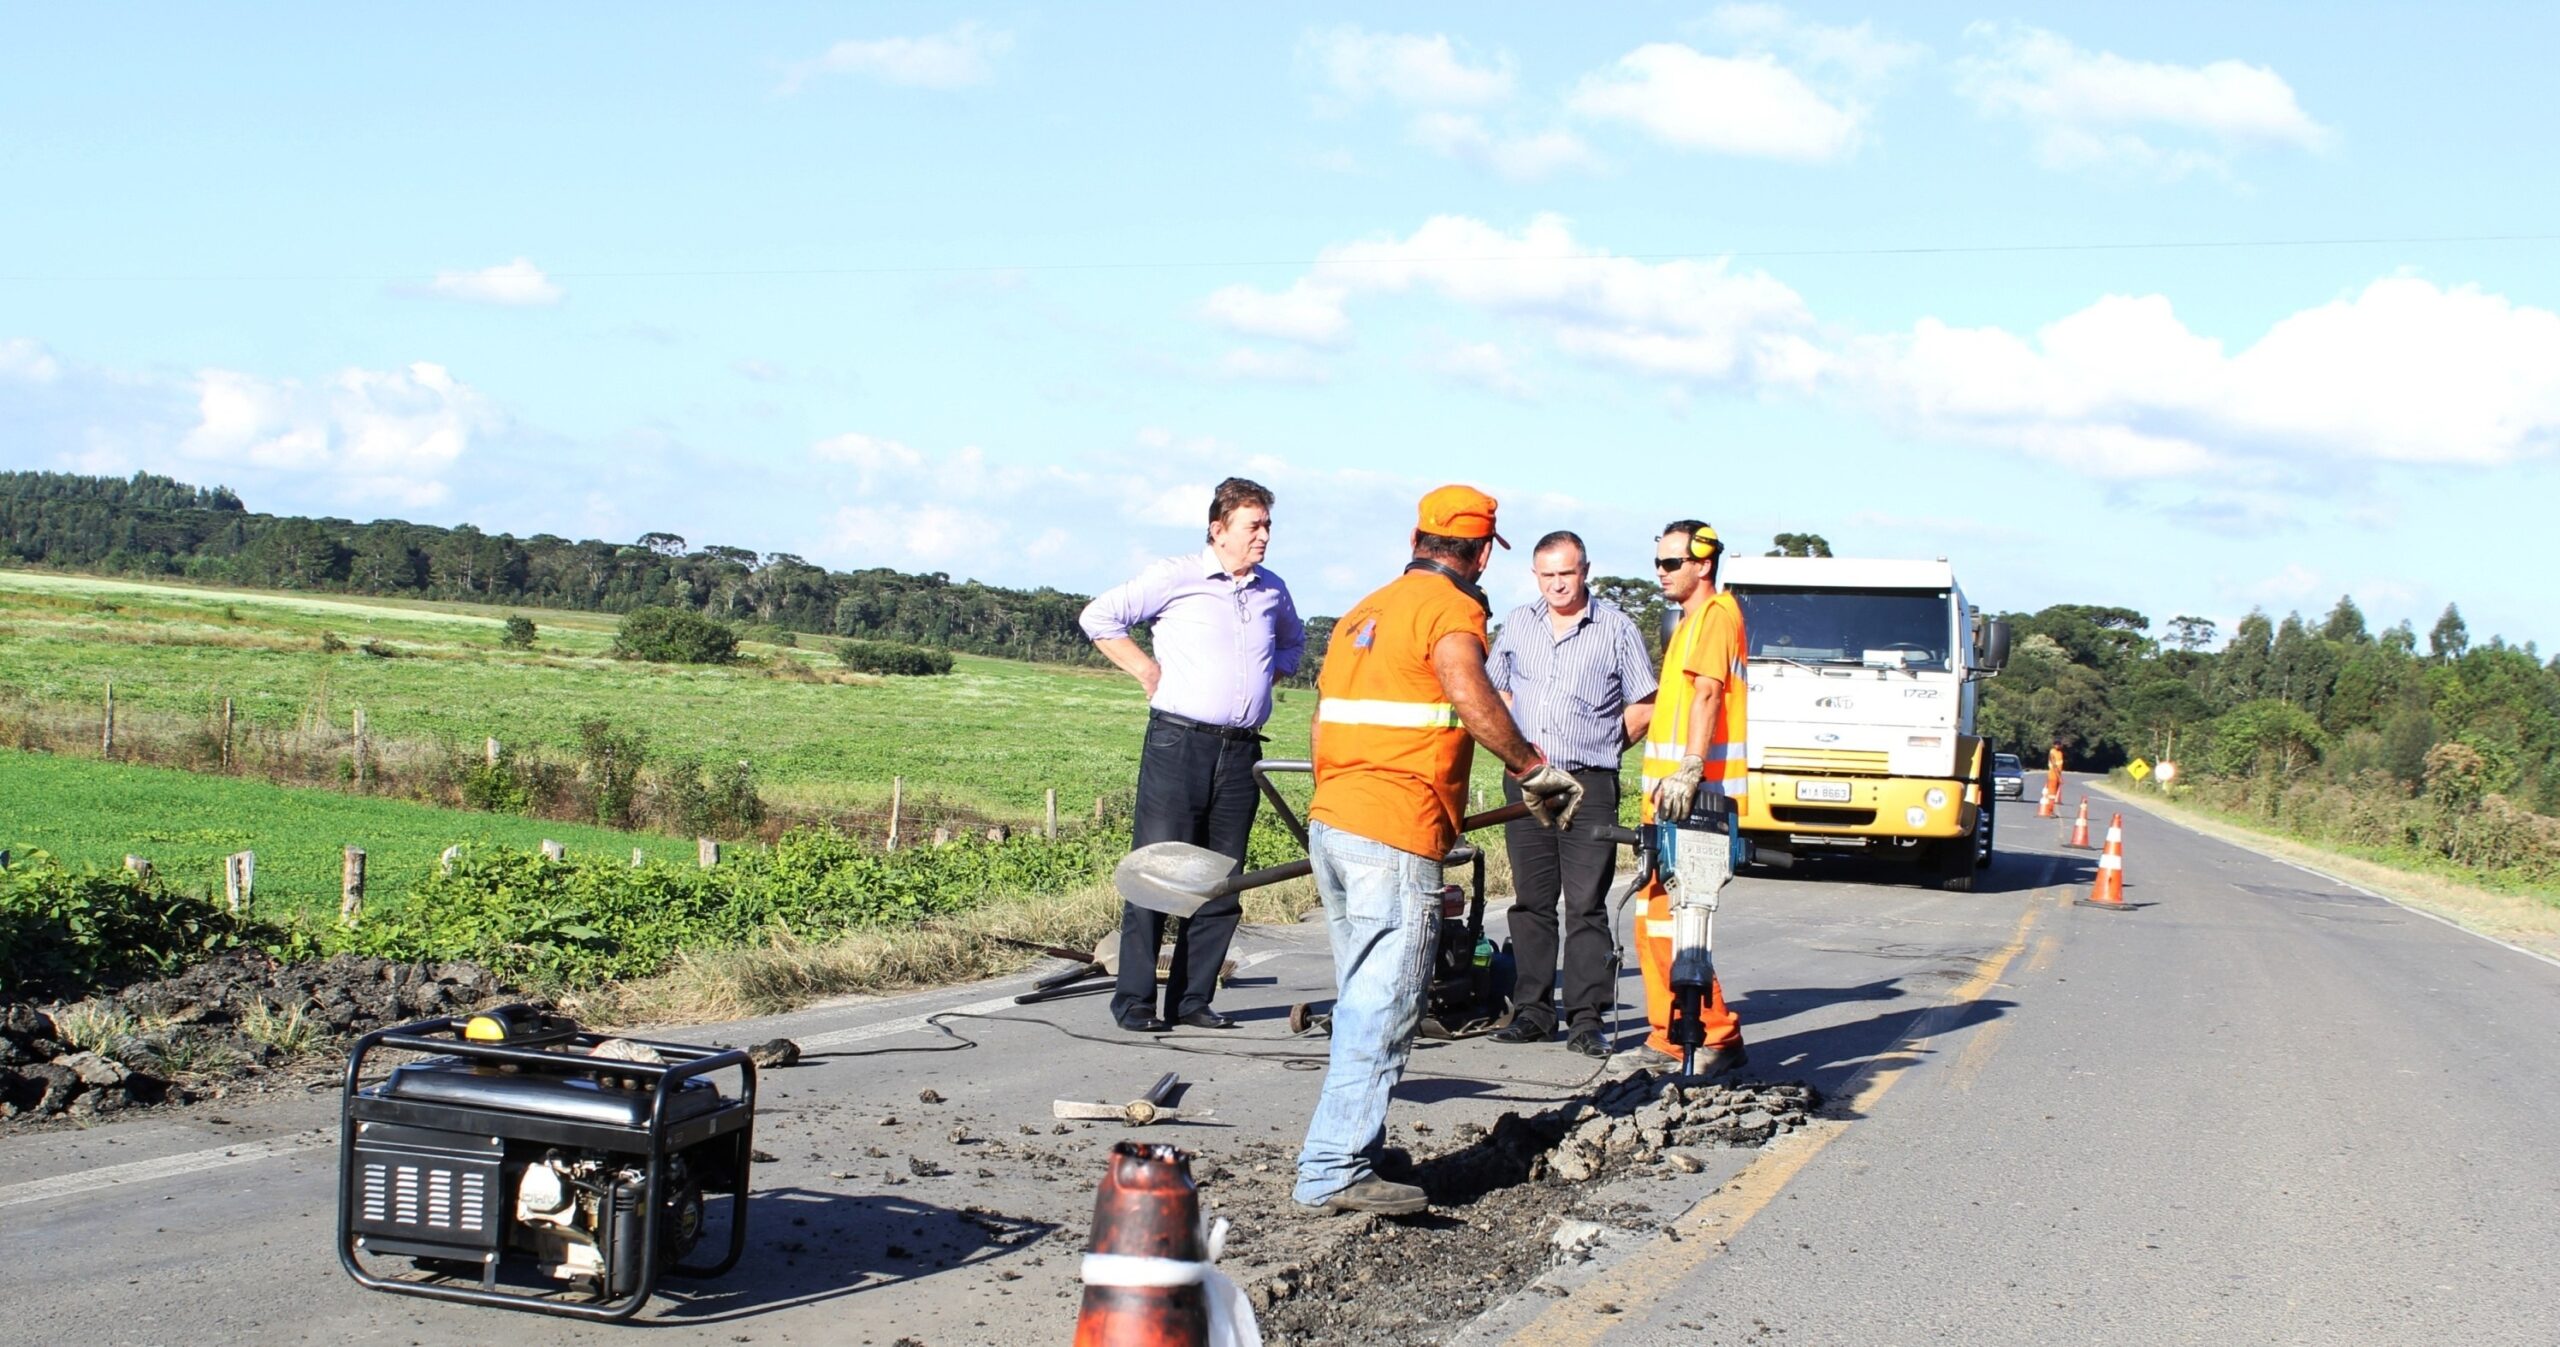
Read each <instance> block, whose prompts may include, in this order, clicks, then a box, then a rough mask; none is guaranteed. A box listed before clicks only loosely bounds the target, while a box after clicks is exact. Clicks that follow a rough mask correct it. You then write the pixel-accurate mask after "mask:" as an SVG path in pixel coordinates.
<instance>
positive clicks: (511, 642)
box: [498, 613, 535, 650]
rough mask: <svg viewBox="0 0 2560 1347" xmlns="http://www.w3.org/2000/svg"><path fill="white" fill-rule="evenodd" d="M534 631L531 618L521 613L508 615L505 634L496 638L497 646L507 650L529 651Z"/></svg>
mask: <svg viewBox="0 0 2560 1347" xmlns="http://www.w3.org/2000/svg"><path fill="white" fill-rule="evenodd" d="M534 630H535V628H534V625H533V619H532V618H529V617H526V616H525V615H524V614H522V613H509V614H507V630H506V634H504V635H502V636H500V637H499V638H498V644H500V645H502V646H505V647H506V648H507V649H509V650H531V649H532V648H533V636H534Z"/></svg>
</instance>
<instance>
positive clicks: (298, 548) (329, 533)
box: [0, 472, 1098, 663]
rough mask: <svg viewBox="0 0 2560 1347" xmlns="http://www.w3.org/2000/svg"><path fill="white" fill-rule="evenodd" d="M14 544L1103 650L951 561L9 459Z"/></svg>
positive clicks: (106, 559)
mask: <svg viewBox="0 0 2560 1347" xmlns="http://www.w3.org/2000/svg"><path fill="white" fill-rule="evenodd" d="M0 556H5V557H7V558H8V559H11V560H13V561H16V562H19V563H24V564H29V565H38V566H51V567H59V568H62V569H66V570H80V571H92V572H102V573H107V574H116V575H134V576H166V577H176V578H183V579H188V580H197V581H203V582H207V583H215V584H237V585H249V586H256V587H262V588H278V589H303V590H326V591H335V592H342V593H355V594H377V595H389V596H404V597H415V598H433V599H457V600H463V601H466V602H474V603H489V604H523V605H526V606H528V607H542V608H566V609H576V610H585V611H596V612H612V613H627V612H630V611H631V610H633V609H636V608H650V607H657V608H678V609H685V610H688V611H691V612H696V613H700V614H703V615H705V616H708V617H712V618H715V619H718V620H721V621H724V622H738V623H753V624H758V625H762V626H768V627H774V628H779V629H782V630H786V631H798V632H812V633H820V634H831V635H837V636H853V637H865V638H871V639H878V640H890V641H898V642H903V643H906V644H909V645H923V646H934V647H939V648H941V649H945V650H959V651H966V652H970V653H973V654H983V655H999V656H1007V657H1011V658H1015V659H1028V660H1048V661H1057V662H1072V663H1093V662H1096V661H1097V660H1098V657H1097V656H1096V655H1095V654H1094V651H1093V647H1092V645H1091V643H1089V642H1088V641H1086V639H1085V636H1084V632H1083V631H1082V629H1080V628H1079V627H1078V626H1077V625H1076V615H1077V614H1078V613H1079V612H1080V611H1081V610H1082V609H1083V607H1084V604H1085V598H1084V596H1082V595H1078V594H1069V593H1065V592H1063V591H1060V590H1056V589H1050V588H1047V587H1042V588H1039V589H1006V588H1002V587H1000V586H995V585H984V584H979V583H978V582H976V581H974V580H953V579H952V578H951V577H950V576H948V575H946V574H942V573H940V572H934V573H931V574H925V575H910V574H907V573H905V572H901V571H896V570H890V569H887V568H873V569H867V570H859V571H830V570H827V569H826V568H824V567H821V566H817V565H813V564H811V563H810V562H808V561H805V560H803V559H801V558H800V557H797V556H793V555H791V554H790V553H788V552H766V553H761V554H760V553H757V552H755V551H752V550H750V549H747V548H742V547H724V546H704V547H698V548H697V547H692V546H690V545H688V544H687V542H686V540H685V539H683V538H681V537H679V536H677V535H675V534H672V533H647V534H643V535H641V536H640V537H639V538H638V539H636V540H634V541H632V542H628V543H610V542H603V541H599V540H597V539H592V538H590V539H585V540H581V541H575V542H573V541H570V540H569V539H566V538H561V537H556V536H554V535H551V534H547V533H538V534H535V535H533V536H531V537H528V538H518V537H515V536H514V535H512V534H506V533H495V534H492V533H484V532H482V531H481V530H479V529H477V528H474V527H472V526H471V525H469V524H464V525H460V526H458V527H454V528H440V527H437V526H435V525H431V524H412V523H408V522H406V521H403V520H397V519H384V520H376V521H374V522H372V523H356V522H354V521H352V520H346V519H309V518H301V517H296V516H290V515H270V514H259V513H255V512H252V511H251V510H249V509H248V507H247V506H246V505H244V504H243V503H242V502H241V500H240V498H239V497H238V496H237V495H234V494H233V493H232V492H231V491H229V490H228V489H226V488H221V487H215V488H212V489H209V490H208V489H205V488H201V487H194V486H189V485H186V484H184V483H181V482H176V481H172V480H170V479H169V478H166V477H158V476H154V475H151V474H148V473H136V474H135V475H134V476H133V477H132V478H130V479H123V480H120V479H117V478H111V477H88V476H81V475H78V474H72V473H54V472H5V473H0Z"/></svg>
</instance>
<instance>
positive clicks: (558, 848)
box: [542, 837, 569, 861]
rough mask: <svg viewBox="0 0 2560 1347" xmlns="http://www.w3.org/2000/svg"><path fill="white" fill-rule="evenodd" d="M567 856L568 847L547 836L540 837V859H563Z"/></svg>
mask: <svg viewBox="0 0 2560 1347" xmlns="http://www.w3.org/2000/svg"><path fill="white" fill-rule="evenodd" d="M568 858H569V849H568V848H567V847H564V846H562V845H560V844H559V843H557V842H554V841H552V840H551V839H550V838H548V837H546V838H543V839H542V859H544V860H546V861H565V860H567V859H568Z"/></svg>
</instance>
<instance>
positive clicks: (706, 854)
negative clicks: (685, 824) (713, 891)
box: [693, 837, 720, 870]
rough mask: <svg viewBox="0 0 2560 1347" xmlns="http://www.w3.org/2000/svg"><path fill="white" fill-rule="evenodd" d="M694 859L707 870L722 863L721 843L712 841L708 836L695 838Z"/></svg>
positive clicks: (695, 862)
mask: <svg viewBox="0 0 2560 1347" xmlns="http://www.w3.org/2000/svg"><path fill="white" fill-rule="evenodd" d="M693 861H694V864H696V865H699V866H701V867H702V868H703V869H705V870H708V869H710V868H711V867H713V866H715V865H718V864H719V863H720V844H719V843H718V842H715V841H712V840H711V839H710V838H708V837H697V838H695V839H693Z"/></svg>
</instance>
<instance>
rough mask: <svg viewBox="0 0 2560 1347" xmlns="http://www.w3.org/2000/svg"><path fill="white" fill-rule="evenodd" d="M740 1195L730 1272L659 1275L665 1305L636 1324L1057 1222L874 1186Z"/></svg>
mask: <svg viewBox="0 0 2560 1347" xmlns="http://www.w3.org/2000/svg"><path fill="white" fill-rule="evenodd" d="M747 1202H748V1207H749V1211H748V1216H747V1254H746V1257H745V1258H743V1259H741V1260H740V1261H739V1263H738V1266H737V1268H736V1270H734V1271H732V1272H731V1273H729V1275H727V1276H725V1277H722V1278H719V1279H718V1280H716V1281H706V1282H686V1281H675V1280H670V1281H666V1282H661V1283H660V1288H661V1291H662V1293H663V1294H664V1295H665V1297H666V1303H665V1304H664V1306H663V1308H661V1309H659V1310H658V1311H657V1312H656V1313H653V1314H651V1315H650V1316H649V1317H647V1318H645V1319H642V1320H639V1321H637V1322H639V1323H641V1324H644V1325H645V1324H661V1325H670V1326H673V1325H694V1324H706V1323H725V1322H728V1321H730V1320H733V1319H742V1318H746V1317H749V1316H752V1315H759V1314H767V1313H770V1312H772V1311H774V1310H779V1309H789V1308H792V1307H794V1306H800V1305H814V1304H818V1303H821V1302H823V1301H828V1300H834V1299H837V1298H838V1297H841V1296H849V1295H856V1294H859V1293H861V1292H863V1291H868V1290H871V1289H874V1288H876V1287H882V1286H890V1285H894V1284H896V1283H898V1282H906V1281H914V1280H916V1279H917V1278H920V1277H929V1276H932V1275H933V1274H934V1273H937V1272H945V1271H949V1270H951V1269H954V1268H966V1267H972V1266H975V1265H978V1264H982V1263H987V1262H990V1261H992V1260H994V1259H997V1258H1001V1257H1003V1256H1005V1255H1006V1254H1009V1253H1012V1252H1014V1251H1016V1250H1019V1249H1023V1248H1026V1247H1028V1246H1030V1245H1032V1244H1034V1243H1037V1242H1038V1241H1039V1240H1040V1239H1041V1238H1042V1237H1043V1236H1046V1235H1047V1234H1049V1232H1051V1231H1052V1230H1055V1229H1056V1228H1057V1227H1056V1225H1054V1224H1052V1223H1050V1222H1046V1221H1033V1220H1026V1219H1022V1218H1019V1217H1011V1216H1004V1215H1000V1214H997V1213H994V1212H986V1211H954V1210H952V1209H950V1208H948V1207H938V1206H935V1205H934V1204H932V1203H930V1202H918V1201H912V1200H909V1199H906V1198H901V1197H891V1196H883V1195H879V1194H876V1193H860V1194H855V1193H830V1192H820V1191H817V1190H814V1189H809V1188H773V1189H768V1190H766V1191H764V1192H760V1193H755V1194H753V1195H751V1196H750V1197H749V1198H748V1199H747ZM715 1205H716V1204H715ZM727 1238H728V1232H727V1231H726V1229H724V1228H720V1227H718V1226H717V1225H716V1224H715V1226H714V1228H712V1229H709V1230H706V1231H705V1232H704V1234H703V1247H705V1248H711V1247H716V1245H717V1244H718V1242H720V1241H723V1240H726V1239H727Z"/></svg>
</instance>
